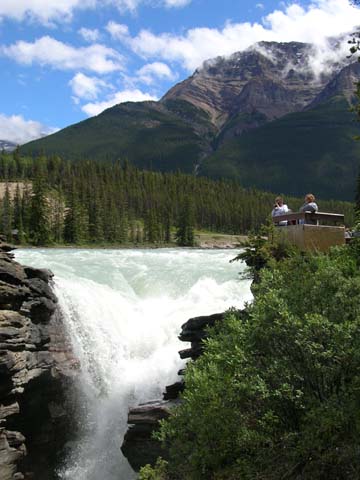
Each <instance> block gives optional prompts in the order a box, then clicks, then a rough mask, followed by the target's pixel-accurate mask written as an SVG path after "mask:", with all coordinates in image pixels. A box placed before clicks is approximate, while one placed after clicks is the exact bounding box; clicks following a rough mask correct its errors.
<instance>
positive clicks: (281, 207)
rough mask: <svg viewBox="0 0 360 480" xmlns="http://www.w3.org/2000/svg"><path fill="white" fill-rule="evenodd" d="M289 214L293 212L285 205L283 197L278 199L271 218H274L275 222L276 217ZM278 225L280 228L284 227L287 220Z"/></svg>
mask: <svg viewBox="0 0 360 480" xmlns="http://www.w3.org/2000/svg"><path fill="white" fill-rule="evenodd" d="M289 212H291V210H290V209H289V207H288V206H287V205H286V204H285V203H284V200H283V198H282V197H276V198H275V203H274V207H273V209H272V212H271V216H272V217H273V218H274V221H276V220H275V217H279V216H280V215H286V214H287V213H289ZM276 225H279V226H281V227H283V226H284V225H287V221H286V220H285V221H282V222H278V223H276Z"/></svg>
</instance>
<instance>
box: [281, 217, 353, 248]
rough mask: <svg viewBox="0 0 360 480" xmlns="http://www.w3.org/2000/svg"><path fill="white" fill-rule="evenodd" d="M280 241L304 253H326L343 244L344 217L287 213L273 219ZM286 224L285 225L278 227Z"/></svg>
mask: <svg viewBox="0 0 360 480" xmlns="http://www.w3.org/2000/svg"><path fill="white" fill-rule="evenodd" d="M273 221H274V224H275V225H278V227H279V228H277V229H276V232H277V234H278V235H279V238H280V241H283V242H288V243H290V244H292V245H295V246H297V247H298V248H300V249H301V250H305V251H319V252H326V251H328V250H329V248H331V247H333V246H335V245H344V244H345V226H344V215H341V214H338V213H326V212H316V213H309V212H302V213H289V214H287V215H279V216H278V217H273ZM279 222H287V225H279Z"/></svg>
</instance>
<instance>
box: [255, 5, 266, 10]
mask: <svg viewBox="0 0 360 480" xmlns="http://www.w3.org/2000/svg"><path fill="white" fill-rule="evenodd" d="M255 7H256V8H259V9H260V10H264V8H265V5H264V4H263V3H257V4H256V5H255Z"/></svg>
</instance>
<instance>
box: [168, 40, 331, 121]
mask: <svg viewBox="0 0 360 480" xmlns="http://www.w3.org/2000/svg"><path fill="white" fill-rule="evenodd" d="M316 54H317V52H316V50H315V47H313V46H312V45H311V44H307V43H300V42H289V43H277V42H259V43H256V44H254V45H253V46H251V47H250V48H248V49H247V50H245V51H242V52H236V53H234V54H232V55H231V56H229V57H216V58H214V59H211V60H207V61H206V62H204V64H203V65H202V67H201V68H198V69H197V70H196V71H195V72H194V74H193V75H192V76H191V77H189V78H188V79H187V80H185V81H183V82H181V83H179V84H177V85H175V86H174V87H173V88H172V89H171V90H170V91H169V92H168V93H167V94H166V95H165V96H164V97H163V99H162V101H166V100H170V99H171V100H185V101H187V102H189V103H191V104H193V105H194V106H195V107H197V108H200V109H202V110H204V111H205V112H207V114H208V115H209V117H210V120H211V122H212V123H213V125H214V126H216V127H217V128H218V129H221V128H222V127H223V126H224V125H225V123H226V122H227V121H228V120H229V119H230V118H231V117H232V116H233V115H237V114H243V113H248V112H257V113H260V114H261V115H265V117H266V119H267V120H273V119H274V118H278V117H279V116H283V115H286V114H287V113H291V112H294V111H299V110H302V109H304V108H305V107H306V106H307V105H309V104H310V103H311V102H312V101H313V100H314V98H315V97H316V96H317V95H319V94H320V92H321V91H322V90H323V89H324V87H325V86H326V85H327V83H328V82H329V81H330V80H331V79H332V77H333V73H332V72H333V70H336V69H337V71H338V70H339V68H340V67H339V66H338V65H336V64H335V63H334V64H333V65H332V64H329V65H327V69H326V72H324V73H322V74H319V73H317V72H316V71H315V69H314V62H315V59H316Z"/></svg>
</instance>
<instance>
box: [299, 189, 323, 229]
mask: <svg viewBox="0 0 360 480" xmlns="http://www.w3.org/2000/svg"><path fill="white" fill-rule="evenodd" d="M318 210H319V207H318V206H317V203H316V202H315V196H314V195H313V194H312V193H308V194H307V195H305V203H304V205H302V206H301V207H300V210H299V212H306V213H316V212H317V211H318ZM299 223H300V222H299ZM301 223H307V224H310V225H317V224H318V222H317V220H311V219H310V218H308V219H307V220H306V221H304V220H303V221H302V222H301Z"/></svg>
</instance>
